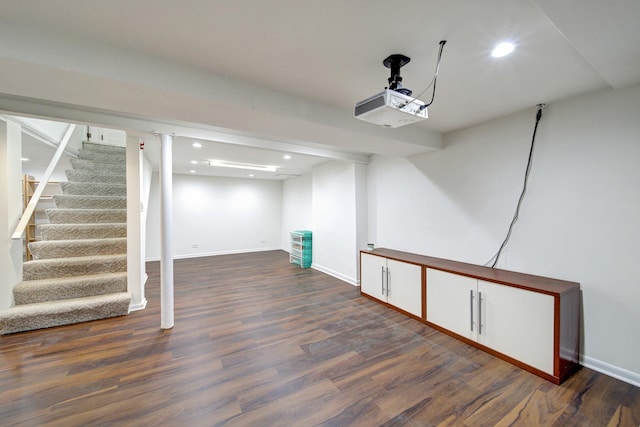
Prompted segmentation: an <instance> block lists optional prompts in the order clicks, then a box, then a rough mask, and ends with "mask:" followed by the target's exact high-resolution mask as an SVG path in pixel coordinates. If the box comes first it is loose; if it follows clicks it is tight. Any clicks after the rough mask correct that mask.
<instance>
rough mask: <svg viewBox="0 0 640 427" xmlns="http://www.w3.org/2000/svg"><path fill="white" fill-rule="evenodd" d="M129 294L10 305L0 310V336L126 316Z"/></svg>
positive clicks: (122, 293)
mask: <svg viewBox="0 0 640 427" xmlns="http://www.w3.org/2000/svg"><path fill="white" fill-rule="evenodd" d="M130 303H131V294H129V293H128V292H117V293H111V294H104V295H95V296H88V297H82V298H72V299H66V300H57V301H46V302H38V303H33V304H24V305H17V306H13V307H10V308H7V309H4V310H0V334H1V335H4V334H11V333H16V332H23V331H30V330H34V329H43V328H50V327H54V326H61V325H69V324H73V323H81V322H88V321H91V320H98V319H105V318H109V317H116V316H124V315H126V314H128V313H129V305H130Z"/></svg>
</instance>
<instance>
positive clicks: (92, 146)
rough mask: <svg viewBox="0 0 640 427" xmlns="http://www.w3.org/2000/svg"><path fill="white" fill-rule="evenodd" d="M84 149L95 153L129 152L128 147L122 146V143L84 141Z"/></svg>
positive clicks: (123, 153)
mask: <svg viewBox="0 0 640 427" xmlns="http://www.w3.org/2000/svg"><path fill="white" fill-rule="evenodd" d="M82 150H83V151H92V152H94V153H112V154H121V155H125V154H126V152H127V148H126V147H122V146H120V145H112V144H99V143H96V142H89V141H84V142H83V143H82Z"/></svg>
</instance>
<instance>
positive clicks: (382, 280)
mask: <svg viewBox="0 0 640 427" xmlns="http://www.w3.org/2000/svg"><path fill="white" fill-rule="evenodd" d="M380 268H382V272H381V273H382V275H381V276H380V283H381V284H382V295H384V265H383V266H382V267H380Z"/></svg>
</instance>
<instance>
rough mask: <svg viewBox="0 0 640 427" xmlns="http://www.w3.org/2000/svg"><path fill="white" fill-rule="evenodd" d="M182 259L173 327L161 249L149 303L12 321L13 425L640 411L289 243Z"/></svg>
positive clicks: (365, 421) (430, 421)
mask: <svg viewBox="0 0 640 427" xmlns="http://www.w3.org/2000/svg"><path fill="white" fill-rule="evenodd" d="M174 268H175V327H174V328H173V329H171V330H161V329H160V301H159V299H160V297H159V295H160V293H159V286H160V285H159V283H160V280H159V263H149V264H148V266H147V269H148V273H149V280H148V282H147V288H146V293H147V298H148V300H149V304H148V307H147V309H146V310H143V311H139V312H135V313H132V314H131V315H129V316H125V317H119V318H114V319H107V320H100V321H94V322H90V323H84V324H79V325H70V326H63V327H58V328H52V329H48V330H40V331H34V332H27V333H21V334H15V335H8V336H3V337H0V425H2V426H18V425H19V426H39V425H52V426H65V427H67V426H99V425H105V426H106V425H108V426H125V425H126V426H153V425H162V426H189V427H196V426H216V425H225V426H226V425H229V426H315V425H322V426H400V425H409V426H494V425H501V426H502V425H504V426H507V425H514V426H547V425H550V426H633V427H637V426H639V425H640V388H637V387H634V386H632V385H629V384H626V383H624V382H621V381H618V380H615V379H613V378H610V377H607V376H605V375H602V374H599V373H597V372H594V371H592V370H589V369H586V368H583V369H581V370H580V371H579V372H578V373H577V374H575V375H574V376H573V377H571V378H570V379H569V380H567V381H566V382H565V383H564V384H562V385H561V386H556V385H554V384H552V383H550V382H548V381H545V380H543V379H541V378H539V377H536V376H534V375H532V374H530V373H528V372H526V371H523V370H521V369H518V368H516V367H514V366H512V365H510V364H508V363H506V362H504V361H502V360H499V359H497V358H494V357H492V356H490V355H488V354H486V353H484V352H482V351H479V350H477V349H475V348H473V347H470V346H468V345H465V344H463V343H461V342H459V341H457V340H455V339H453V338H450V337H448V336H446V335H444V334H442V333H440V332H437V331H435V330H433V329H431V328H429V327H428V326H426V325H424V324H422V323H420V322H418V321H416V320H413V319H410V318H408V317H405V316H404V315H402V314H399V313H396V312H394V311H392V310H390V309H388V308H385V307H383V306H381V305H379V304H377V303H375V302H373V301H371V300H368V299H366V298H362V297H360V295H359V289H358V288H356V287H354V286H351V285H349V284H345V283H344V282H341V281H339V280H337V279H334V278H332V277H330V276H327V275H325V274H322V273H319V272H317V271H314V270H310V269H307V270H303V269H300V268H299V267H297V266H294V265H292V264H289V263H288V256H287V254H286V253H285V252H283V251H273V252H260V253H252V254H239V255H225V256H217V257H209V258H196V259H190V260H177V261H175V265H174Z"/></svg>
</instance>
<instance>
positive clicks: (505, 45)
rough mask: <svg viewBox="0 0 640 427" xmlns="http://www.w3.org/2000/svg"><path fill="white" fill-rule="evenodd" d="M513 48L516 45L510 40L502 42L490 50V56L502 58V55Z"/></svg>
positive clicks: (507, 53) (505, 54)
mask: <svg viewBox="0 0 640 427" xmlns="http://www.w3.org/2000/svg"><path fill="white" fill-rule="evenodd" d="M515 48H516V46H515V45H514V44H513V43H511V42H502V43H500V44H498V45H497V46H496V47H495V48H493V51H491V56H493V57H494V58H502V57H503V56H507V55H509V54H510V53H511V52H513V50H514V49H515Z"/></svg>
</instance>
